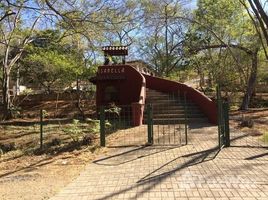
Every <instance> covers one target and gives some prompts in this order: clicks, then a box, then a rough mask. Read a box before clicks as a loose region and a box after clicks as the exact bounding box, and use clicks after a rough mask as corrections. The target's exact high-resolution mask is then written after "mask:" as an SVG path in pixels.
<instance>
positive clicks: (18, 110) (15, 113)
mask: <svg viewBox="0 0 268 200" xmlns="http://www.w3.org/2000/svg"><path fill="white" fill-rule="evenodd" d="M11 113H12V116H13V117H14V118H18V117H20V116H21V108H20V107H18V106H12V107H11Z"/></svg>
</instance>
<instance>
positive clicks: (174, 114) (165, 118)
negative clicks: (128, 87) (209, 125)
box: [144, 89, 208, 124]
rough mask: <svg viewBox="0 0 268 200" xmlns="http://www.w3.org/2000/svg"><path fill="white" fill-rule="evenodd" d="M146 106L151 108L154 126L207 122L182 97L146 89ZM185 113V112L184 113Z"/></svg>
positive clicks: (193, 106)
mask: <svg viewBox="0 0 268 200" xmlns="http://www.w3.org/2000/svg"><path fill="white" fill-rule="evenodd" d="M146 104H152V106H153V120H154V124H178V123H185V121H187V122H188V123H193V122H208V119H207V118H206V116H205V115H204V114H203V113H202V111H200V109H199V108H198V107H197V106H196V105H195V104H194V103H193V102H191V101H189V100H185V98H184V95H183V94H181V95H179V94H169V93H163V92H159V91H156V90H151V89H146ZM185 111H186V112H185ZM144 123H147V113H146V112H145V113H144Z"/></svg>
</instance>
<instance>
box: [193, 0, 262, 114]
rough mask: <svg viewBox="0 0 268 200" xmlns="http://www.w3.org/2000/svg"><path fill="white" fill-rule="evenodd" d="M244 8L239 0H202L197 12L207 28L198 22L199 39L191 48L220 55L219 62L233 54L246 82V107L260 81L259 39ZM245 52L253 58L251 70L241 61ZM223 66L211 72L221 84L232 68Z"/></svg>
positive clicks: (244, 106)
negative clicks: (258, 73) (258, 77)
mask: <svg viewBox="0 0 268 200" xmlns="http://www.w3.org/2000/svg"><path fill="white" fill-rule="evenodd" d="M243 11H244V10H243V8H242V6H241V4H239V2H235V1H231V0H217V1H213V2H212V1H211V0H200V1H199V2H198V9H197V11H196V14H195V15H196V20H197V21H199V22H201V23H202V24H205V27H204V26H199V25H197V29H195V30H196V33H195V34H196V35H197V36H198V37H197V38H198V40H197V41H196V42H195V44H194V45H192V47H191V48H192V51H193V52H204V51H208V52H209V53H210V54H211V55H210V57H211V58H212V56H213V57H214V55H218V57H219V58H220V59H219V60H218V62H221V59H222V58H224V56H225V55H226V56H229V57H230V56H231V58H230V59H232V60H234V61H235V63H234V66H235V68H234V70H235V71H236V72H237V76H238V77H239V76H243V77H244V79H245V82H246V85H245V89H244V90H245V95H244V98H243V102H242V104H241V109H247V108H248V105H249V102H250V99H251V97H252V95H253V92H254V88H255V85H256V81H257V71H258V53H259V50H260V42H259V40H258V36H257V34H256V31H255V30H254V27H253V24H252V23H251V22H250V18H249V17H248V16H247V14H246V13H245V12H243ZM234 27H235V28H234ZM215 35H216V36H217V37H215ZM225 49H226V50H228V54H225V53H226V50H225ZM239 51H241V53H240V54H238V53H239ZM223 52H224V53H223ZM243 55H245V57H250V58H251V66H250V68H249V69H248V70H245V68H244V66H242V64H241V62H240V60H241V56H243ZM216 66H219V65H218V64H217V65H216ZM223 66H224V68H222V70H221V71H219V70H216V72H217V74H215V73H214V72H213V71H214V69H213V71H212V74H213V73H214V74H215V75H216V76H215V75H214V78H215V80H216V82H217V83H220V84H224V82H225V81H224V79H223V77H226V75H227V74H226V72H227V73H228V71H229V70H230V69H227V68H229V67H230V66H228V65H227V66H226V65H223ZM226 67H227V68H226Z"/></svg>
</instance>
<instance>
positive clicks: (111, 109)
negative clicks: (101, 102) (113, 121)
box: [105, 104, 122, 117]
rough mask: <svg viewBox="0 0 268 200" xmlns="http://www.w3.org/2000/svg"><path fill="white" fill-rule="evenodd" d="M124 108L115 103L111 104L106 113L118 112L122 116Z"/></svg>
mask: <svg viewBox="0 0 268 200" xmlns="http://www.w3.org/2000/svg"><path fill="white" fill-rule="evenodd" d="M121 110H122V108H120V107H118V106H116V105H115V104H111V105H110V106H109V107H108V108H107V109H105V113H110V114H116V115H117V116H118V117H120V112H121Z"/></svg>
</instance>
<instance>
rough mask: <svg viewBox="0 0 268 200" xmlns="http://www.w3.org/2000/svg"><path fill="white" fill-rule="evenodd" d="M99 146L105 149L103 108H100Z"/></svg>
mask: <svg viewBox="0 0 268 200" xmlns="http://www.w3.org/2000/svg"><path fill="white" fill-rule="evenodd" d="M100 145H101V146H102V147H105V111H104V107H103V106H101V107H100Z"/></svg>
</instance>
